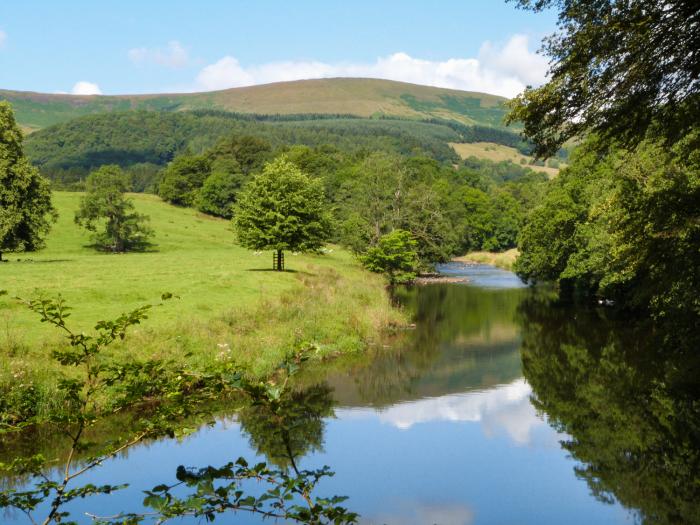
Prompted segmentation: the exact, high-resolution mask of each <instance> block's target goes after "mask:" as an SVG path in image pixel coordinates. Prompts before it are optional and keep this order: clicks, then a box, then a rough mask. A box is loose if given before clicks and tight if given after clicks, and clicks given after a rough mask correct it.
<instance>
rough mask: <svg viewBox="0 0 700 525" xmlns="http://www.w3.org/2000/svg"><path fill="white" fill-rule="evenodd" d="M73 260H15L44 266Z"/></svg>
mask: <svg viewBox="0 0 700 525" xmlns="http://www.w3.org/2000/svg"><path fill="white" fill-rule="evenodd" d="M74 260H75V259H39V260H34V259H17V262H18V263H31V264H46V263H61V262H72V261H74ZM2 262H10V261H2Z"/></svg>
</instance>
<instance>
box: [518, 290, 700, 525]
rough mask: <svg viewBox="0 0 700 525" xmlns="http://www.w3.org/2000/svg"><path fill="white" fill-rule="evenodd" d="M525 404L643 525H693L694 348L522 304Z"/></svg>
mask: <svg viewBox="0 0 700 525" xmlns="http://www.w3.org/2000/svg"><path fill="white" fill-rule="evenodd" d="M519 310H520V316H521V321H522V326H523V338H524V339H523V346H522V360H523V369H524V373H525V377H526V378H527V380H528V381H529V383H530V384H531V385H532V388H533V391H534V398H533V404H534V405H535V406H536V407H537V408H538V409H539V410H542V411H543V412H546V413H547V415H548V417H549V421H550V423H551V424H553V425H554V426H555V427H556V428H557V429H558V430H560V431H563V432H566V433H567V434H569V436H571V438H570V439H569V440H567V441H565V442H563V443H562V446H563V447H564V448H565V449H566V450H568V451H569V452H570V453H571V454H572V456H573V457H574V458H575V459H577V460H578V461H580V462H581V463H582V465H581V466H579V467H576V473H577V475H578V476H580V477H581V478H583V479H585V480H586V481H587V482H588V485H589V487H590V488H591V490H592V491H593V493H594V494H595V495H596V496H597V497H598V498H599V499H601V500H603V501H612V500H613V499H617V500H618V501H619V502H620V503H622V504H623V505H625V506H626V507H629V508H633V509H637V510H638V511H639V513H640V517H641V518H642V520H643V521H644V522H647V523H700V381H698V372H700V366H699V365H700V354H699V353H698V352H697V348H698V341H697V339H698V338H697V336H696V337H695V340H693V341H691V340H689V339H687V338H686V339H684V340H680V339H679V338H678V337H674V336H673V334H674V333H675V334H678V333H686V334H687V333H688V331H687V330H683V328H687V327H681V329H680V330H676V331H675V332H671V334H669V333H668V332H666V333H660V331H659V330H658V327H656V329H655V328H654V327H652V326H651V323H649V322H644V323H639V322H630V320H629V319H627V320H623V321H616V320H608V319H605V318H604V316H603V315H601V314H600V313H596V312H595V311H588V312H586V311H583V312H582V311H581V310H578V311H574V310H572V309H568V308H563V307H555V306H552V305H551V304H546V303H537V302H534V301H527V302H524V303H523V304H522V305H521V307H520V309H519Z"/></svg>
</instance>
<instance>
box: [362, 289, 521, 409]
mask: <svg viewBox="0 0 700 525" xmlns="http://www.w3.org/2000/svg"><path fill="white" fill-rule="evenodd" d="M526 293H527V291H524V290H499V291H495V290H483V289H480V288H477V287H466V286H458V285H453V284H449V285H441V284H437V285H429V286H420V287H411V288H397V289H396V290H395V299H396V300H397V302H398V303H399V304H401V305H403V306H404V307H405V308H406V309H407V311H409V312H410V313H411V314H412V318H413V321H414V322H415V325H416V327H415V330H413V331H411V332H410V333H407V334H405V337H403V338H401V339H399V340H397V341H395V343H394V345H392V346H393V348H392V349H390V350H388V349H384V350H382V351H381V352H380V353H379V354H378V355H373V356H369V358H365V361H366V362H365V363H359V365H360V366H358V367H357V368H356V369H355V370H353V373H352V376H353V377H354V378H355V382H356V384H357V388H358V390H359V392H360V395H361V397H362V400H363V401H365V402H371V403H373V404H376V405H383V404H387V403H392V402H395V401H396V400H397V399H402V398H404V397H405V396H406V395H408V396H412V395H413V394H415V393H416V392H417V391H418V390H420V391H421V392H422V394H424V395H442V394H446V393H453V392H455V391H461V390H463V389H464V388H465V387H466V386H484V385H480V384H479V379H478V378H475V377H471V376H472V375H474V374H476V375H479V373H481V372H484V370H482V369H481V367H482V366H483V365H484V359H483V358H484V357H485V356H486V352H487V351H490V352H491V353H492V355H493V354H496V353H497V354H499V355H500V354H504V353H512V352H515V351H516V350H517V346H515V345H516V344H517V343H516V342H515V341H516V331H515V327H514V317H515V311H516V307H517V304H518V302H519V301H520V300H521V299H522V297H523V295H524V294H526ZM495 327H498V328H499V329H502V328H503V327H506V328H507V327H512V328H513V330H512V333H511V334H509V336H510V337H511V338H512V340H511V341H506V342H503V341H500V342H499V343H495V342H493V341H491V340H490V335H491V334H492V330H494V328H495ZM466 341H468V343H467V342H466ZM511 347H512V348H511ZM503 357H505V356H503ZM363 364H364V365H365V366H362V365H363ZM517 364H518V363H517V362H515V365H516V367H517ZM494 372H495V374H498V371H497V370H494ZM494 377H496V375H494ZM512 379H513V377H510V376H509V377H498V380H503V381H509V380H512ZM472 382H473V383H475V384H474V385H471V383H472ZM465 383H469V385H465Z"/></svg>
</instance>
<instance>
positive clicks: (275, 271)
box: [246, 268, 311, 275]
mask: <svg viewBox="0 0 700 525" xmlns="http://www.w3.org/2000/svg"><path fill="white" fill-rule="evenodd" d="M246 272H274V273H303V274H306V275H311V274H310V273H308V272H300V271H299V270H293V269H291V268H290V269H287V268H285V269H284V270H282V271H279V270H273V269H272V268H248V269H247V270H246Z"/></svg>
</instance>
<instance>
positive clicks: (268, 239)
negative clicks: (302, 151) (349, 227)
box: [233, 157, 331, 252]
mask: <svg viewBox="0 0 700 525" xmlns="http://www.w3.org/2000/svg"><path fill="white" fill-rule="evenodd" d="M233 224H234V229H235V231H236V234H237V237H238V242H239V243H240V244H241V245H242V246H244V247H246V248H249V249H252V250H276V251H277V252H282V251H283V250H293V251H298V252H318V251H320V249H321V248H322V247H323V245H324V244H325V242H326V241H327V240H328V238H329V236H330V233H331V214H330V212H329V210H328V205H327V204H326V199H325V194H324V189H323V184H322V182H321V181H320V180H319V179H311V178H310V177H308V176H307V175H305V174H304V173H302V172H301V170H300V169H299V168H298V167H296V166H295V165H294V164H292V163H291V162H290V161H289V160H287V159H286V158H285V157H280V158H277V159H275V160H274V161H272V162H270V163H268V164H266V165H265V168H264V169H263V171H262V173H260V174H258V175H256V176H254V177H253V179H252V180H251V181H250V182H249V183H248V185H247V186H246V187H245V188H244V189H243V190H242V191H241V193H239V194H238V201H237V202H236V205H235V207H234V213H233Z"/></svg>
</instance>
